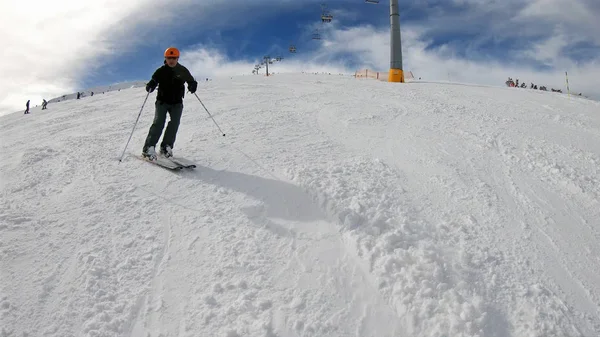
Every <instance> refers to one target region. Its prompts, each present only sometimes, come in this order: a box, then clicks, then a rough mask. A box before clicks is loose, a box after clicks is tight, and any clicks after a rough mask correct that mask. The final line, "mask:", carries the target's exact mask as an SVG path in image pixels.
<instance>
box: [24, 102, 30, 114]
mask: <svg viewBox="0 0 600 337" xmlns="http://www.w3.org/2000/svg"><path fill="white" fill-rule="evenodd" d="M29 101H30V100H29V99H28V100H27V103H25V108H26V109H25V114H28V113H29Z"/></svg>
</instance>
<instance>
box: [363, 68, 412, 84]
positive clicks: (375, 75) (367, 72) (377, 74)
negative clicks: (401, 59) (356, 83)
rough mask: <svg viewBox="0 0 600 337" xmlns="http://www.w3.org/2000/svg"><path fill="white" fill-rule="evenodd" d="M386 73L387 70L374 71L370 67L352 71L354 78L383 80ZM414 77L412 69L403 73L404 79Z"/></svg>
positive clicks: (385, 80)
mask: <svg viewBox="0 0 600 337" xmlns="http://www.w3.org/2000/svg"><path fill="white" fill-rule="evenodd" d="M388 75H389V71H375V70H371V69H360V70H357V71H355V72H354V77H356V78H372V79H375V80H380V81H384V82H387V81H388ZM414 78H415V77H414V76H413V73H412V71H408V72H405V73H404V81H410V80H414Z"/></svg>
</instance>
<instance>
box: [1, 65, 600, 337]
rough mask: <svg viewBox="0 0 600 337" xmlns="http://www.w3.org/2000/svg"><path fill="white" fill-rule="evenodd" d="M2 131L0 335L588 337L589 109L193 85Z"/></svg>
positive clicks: (598, 140) (431, 93)
mask: <svg viewBox="0 0 600 337" xmlns="http://www.w3.org/2000/svg"><path fill="white" fill-rule="evenodd" d="M146 95H147V94H146V92H145V91H144V89H143V88H138V87H134V88H128V89H122V90H120V91H111V92H106V93H105V94H103V95H94V96H93V97H84V98H82V99H80V100H67V101H63V102H60V103H53V104H48V109H47V110H43V111H42V110H40V108H33V109H31V114H28V115H24V114H22V113H15V114H11V115H7V116H3V117H0V140H1V144H0V146H1V151H2V160H1V161H0V173H1V178H2V179H1V192H2V202H1V204H0V252H1V255H0V336H18V337H21V336H56V337H59V336H60V337H65V336H90V337H92V336H140V337H159V336H162V337H166V336H180V337H182V336H189V337H192V336H194V337H196V336H222V337H234V336H264V337H274V336H278V337H291V336H315V337H316V336H319V337H322V336H361V337H363V336H365V337H366V336H372V337H383V336H390V337H391V336H402V337H413V336H414V337H417V336H418V337H421V336H422V337H425V336H427V337H433V336H437V337H450V336H453V337H454V336H478V337H513V336H514V337H534V336H536V337H537V336H540V337H541V336H558V337H575V336H585V337H591V336H598V335H600V205H599V198H600V178H599V167H600V103H598V102H595V101H590V100H585V99H581V98H577V97H569V96H568V95H565V94H558V93H549V92H540V91H534V90H526V89H514V88H494V87H481V86H473V85H464V84H451V83H437V84H436V83H419V82H414V83H407V84H397V83H386V82H380V81H375V80H366V79H362V80H361V79H354V78H352V77H349V76H338V75H312V74H311V75H309V74H278V75H276V76H273V77H265V76H241V77H233V78H229V77H228V78H223V79H215V80H214V81H211V82H206V83H203V82H201V84H200V88H199V90H198V95H199V97H200V98H201V99H202V102H203V103H204V104H205V106H206V107H207V108H208V110H209V111H210V113H212V115H213V116H214V118H215V121H216V122H217V123H218V124H219V126H220V127H221V128H222V129H223V131H224V132H225V133H226V136H225V137H223V136H222V134H221V133H220V132H219V131H218V129H217V127H216V125H215V124H214V123H213V120H212V119H211V118H210V117H209V115H208V114H207V113H206V111H205V110H204V108H203V107H202V105H201V104H200V102H198V100H197V99H196V97H194V96H193V95H190V94H187V95H186V97H185V102H184V104H185V107H184V114H183V117H182V124H181V126H180V129H179V133H178V137H177V141H176V144H175V148H174V152H175V155H176V156H181V157H184V158H187V159H190V160H193V161H195V162H197V163H198V167H197V168H196V169H184V170H182V171H170V170H167V169H164V168H161V167H159V166H155V165H152V164H149V163H146V162H144V161H143V160H140V159H139V155H140V153H141V148H142V145H143V141H144V139H145V136H146V133H147V131H148V128H149V126H150V124H151V122H152V118H153V107H154V100H155V97H156V92H155V93H152V94H150V96H149V98H148V101H147V103H146V105H145V107H144V108H143V110H142V114H141V117H140V120H139V123H138V124H137V126H136V129H135V132H134V133H133V138H132V140H131V143H130V144H129V147H128V148H127V151H126V153H125V158H124V160H123V162H121V163H120V162H119V157H120V156H121V153H122V151H123V149H124V146H125V143H126V141H127V138H128V136H129V134H130V133H131V130H132V128H133V126H134V123H135V120H136V118H137V116H138V113H139V112H140V108H141V106H142V103H143V102H144V99H145V97H146Z"/></svg>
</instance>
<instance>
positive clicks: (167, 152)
mask: <svg viewBox="0 0 600 337" xmlns="http://www.w3.org/2000/svg"><path fill="white" fill-rule="evenodd" d="M160 154H161V155H163V156H164V157H165V158H171V157H173V149H171V147H170V146H169V145H167V146H164V147H162V146H161V147H160Z"/></svg>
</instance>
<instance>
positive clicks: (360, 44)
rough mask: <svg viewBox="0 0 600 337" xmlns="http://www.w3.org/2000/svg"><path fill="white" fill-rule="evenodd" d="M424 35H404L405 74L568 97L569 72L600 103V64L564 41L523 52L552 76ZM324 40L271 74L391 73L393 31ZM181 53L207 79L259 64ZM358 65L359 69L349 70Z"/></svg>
mask: <svg viewBox="0 0 600 337" xmlns="http://www.w3.org/2000/svg"><path fill="white" fill-rule="evenodd" d="M421 36H422V31H421V30H420V28H414V27H408V28H403V30H402V39H403V41H402V42H403V58H404V69H405V71H412V72H413V73H414V75H415V76H416V77H417V78H418V77H421V78H422V79H423V80H433V81H446V80H451V81H456V82H463V83H474V84H483V85H495V86H503V85H504V82H505V81H506V79H507V78H508V77H512V78H513V79H516V78H519V79H520V80H521V82H523V81H525V82H526V83H527V84H528V85H529V84H530V83H531V82H533V83H535V84H538V85H543V86H547V87H548V89H550V88H556V89H562V90H563V92H566V88H565V71H568V72H569V81H570V89H571V91H572V92H575V93H579V92H583V93H584V94H585V95H591V96H594V97H596V98H600V90H599V88H597V78H599V77H600V64H599V63H588V64H585V65H577V64H576V63H575V62H573V61H571V60H569V59H567V58H565V57H562V56H560V47H561V46H562V45H563V44H564V43H565V42H564V41H563V40H562V39H561V38H560V37H556V38H555V37H550V38H549V39H548V40H546V41H543V42H541V43H539V44H532V45H531V46H529V48H527V49H524V51H523V53H525V54H531V55H537V56H538V57H539V58H540V59H543V60H551V62H550V63H551V64H552V66H555V67H556V68H555V69H554V70H553V71H536V70H533V69H531V68H530V67H528V66H526V65H522V66H520V65H507V64H504V63H501V62H498V61H492V60H484V61H470V60H467V59H464V58H461V57H458V56H454V55H453V53H452V52H448V50H447V48H446V47H445V46H441V47H440V48H437V49H428V48H427V46H428V43H427V41H423V40H422V39H421ZM323 38H324V39H323V40H322V41H321V42H320V43H321V44H320V47H319V48H318V49H316V50H315V51H312V52H310V53H302V52H299V53H298V54H296V55H293V56H288V57H285V59H284V60H283V61H282V62H281V63H276V64H275V65H274V66H273V67H272V68H271V71H274V72H280V73H284V72H301V71H305V72H331V73H342V72H343V73H353V72H354V71H355V70H357V69H360V68H364V67H367V68H370V69H373V70H377V71H384V72H385V71H388V70H389V30H388V29H376V28H374V27H372V26H361V27H352V28H348V29H340V28H336V27H333V28H330V29H328V30H326V31H325V32H324V35H323ZM182 53H183V55H185V56H182V63H183V64H186V65H188V66H189V68H190V70H191V71H192V72H194V73H196V74H203V75H202V77H215V76H231V75H239V74H251V73H252V69H253V67H254V64H255V63H256V62H259V61H260V60H241V61H240V60H236V61H231V60H229V59H228V58H227V57H225V56H224V54H223V53H222V52H221V51H219V50H218V49H215V48H206V47H204V46H201V45H200V46H196V47H195V48H194V49H193V50H186V51H182ZM345 55H351V60H345V58H344V56H345ZM346 61H347V62H346ZM357 62H358V65H357V66H355V67H350V66H349V64H356V63H357ZM261 72H264V69H262V70H261ZM204 74H205V75H204Z"/></svg>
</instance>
